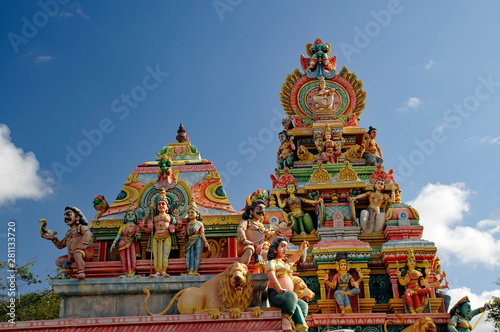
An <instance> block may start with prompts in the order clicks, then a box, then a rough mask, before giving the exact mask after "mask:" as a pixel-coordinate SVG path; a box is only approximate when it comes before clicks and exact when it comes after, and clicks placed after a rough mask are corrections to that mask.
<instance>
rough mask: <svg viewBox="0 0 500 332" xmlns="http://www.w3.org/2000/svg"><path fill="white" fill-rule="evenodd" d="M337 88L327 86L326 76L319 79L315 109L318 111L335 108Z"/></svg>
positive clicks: (315, 96) (314, 99)
mask: <svg viewBox="0 0 500 332" xmlns="http://www.w3.org/2000/svg"><path fill="white" fill-rule="evenodd" d="M334 96H335V90H334V89H330V88H329V87H327V86H326V81H325V78H324V77H321V78H320V80H319V90H318V91H317V92H316V93H315V94H314V96H313V101H314V109H315V110H316V111H324V110H333V101H334Z"/></svg>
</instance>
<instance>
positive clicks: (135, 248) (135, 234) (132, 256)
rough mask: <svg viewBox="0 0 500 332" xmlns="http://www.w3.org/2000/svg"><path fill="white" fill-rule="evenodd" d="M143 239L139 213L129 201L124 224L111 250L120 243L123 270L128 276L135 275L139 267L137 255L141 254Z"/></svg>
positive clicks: (119, 249)
mask: <svg viewBox="0 0 500 332" xmlns="http://www.w3.org/2000/svg"><path fill="white" fill-rule="evenodd" d="M140 239H141V231H140V229H139V225H138V224H137V215H136V214H135V211H134V204H133V203H129V206H128V209H127V211H126V212H125V218H124V220H123V225H122V226H120V229H119V230H118V234H117V235H116V238H115V240H114V241H113V244H112V245H111V250H113V249H114V248H115V247H116V245H118V251H119V253H120V259H121V261H122V266H123V272H124V273H125V276H126V277H133V276H134V275H135V270H136V267H137V261H136V257H139V256H140V248H139V240H140Z"/></svg>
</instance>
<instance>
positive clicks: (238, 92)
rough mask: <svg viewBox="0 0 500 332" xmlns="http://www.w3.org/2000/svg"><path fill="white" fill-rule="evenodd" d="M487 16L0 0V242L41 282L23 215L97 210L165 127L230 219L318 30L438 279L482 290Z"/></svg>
mask: <svg viewBox="0 0 500 332" xmlns="http://www.w3.org/2000/svg"><path fill="white" fill-rule="evenodd" d="M40 3H41V4H42V5H40ZM43 4H50V5H43ZM54 4H57V5H54ZM44 6H45V7H46V11H44V9H43V8H42V7H44ZM499 7H500V4H499V3H498V2H495V1H480V2H475V3H474V5H472V4H471V3H470V2H466V1H440V2H434V1H432V2H431V1H419V2H415V1H356V2H353V1H335V2H333V1H332V2H325V1H308V2H299V1H276V2H264V1H248V0H247V1H244V0H233V1H229V0H220V1H168V2H167V1H156V2H148V5H147V6H146V5H144V4H143V3H141V2H132V1H124V2H120V3H119V4H118V3H117V2H104V3H102V2H99V3H97V2H90V3H86V2H76V1H73V0H71V1H67V0H65V1H63V0H61V1H59V2H56V1H55V0H54V1H41V2H35V1H32V2H28V1H2V2H1V3H0V36H1V42H0V43H1V48H0V66H1V72H2V76H1V78H0V112H1V113H0V123H1V124H2V125H0V133H1V141H0V143H1V146H0V149H1V150H0V151H2V152H1V153H0V165H1V167H0V175H1V176H2V181H3V183H4V184H5V185H2V188H1V189H0V220H2V225H4V226H0V227H3V229H2V230H0V241H1V242H0V246H4V247H5V248H6V247H7V239H6V237H7V234H6V233H7V226H5V224H6V223H7V221H9V220H15V221H16V224H17V228H16V241H17V242H16V244H17V258H18V260H19V261H21V262H22V261H25V260H27V259H28V258H31V257H34V256H38V264H37V271H38V272H39V273H40V274H45V271H47V272H50V271H51V270H52V269H53V268H54V267H55V266H54V263H53V262H54V260H55V258H56V257H57V256H58V255H60V254H62V252H59V251H58V250H57V249H55V248H54V247H53V246H52V244H51V243H50V242H48V241H45V240H43V239H41V238H40V237H39V232H38V227H39V223H38V222H37V220H38V219H39V218H45V219H47V221H48V222H49V227H50V228H51V229H54V230H58V232H59V233H60V234H62V233H63V232H64V231H65V226H64V224H63V220H62V214H63V209H64V206H66V205H74V206H77V207H79V208H80V209H82V210H83V212H84V213H85V215H86V216H87V218H88V219H92V217H93V216H94V215H95V210H94V209H93V208H92V199H93V196H94V195H98V194H101V195H105V196H106V198H107V199H108V201H112V200H113V199H114V197H116V195H117V194H118V193H119V192H120V189H121V188H122V184H123V182H125V180H126V178H127V176H128V175H129V174H130V172H131V171H132V170H133V169H134V167H135V166H136V165H138V164H141V163H143V162H145V161H151V160H154V155H155V152H159V151H160V149H161V148H162V147H163V146H165V145H168V143H170V142H173V141H175V136H176V130H177V128H178V126H179V123H181V122H182V123H183V124H184V127H185V128H186V130H187V133H188V135H189V138H190V140H191V142H192V144H194V145H195V146H196V147H197V148H198V149H199V150H200V152H201V155H202V157H203V158H206V159H208V160H211V161H212V162H213V163H214V164H215V166H216V167H217V168H218V170H219V172H220V173H221V175H222V176H223V179H224V182H225V189H226V192H227V195H228V197H229V199H230V201H231V202H232V204H233V206H234V207H235V208H236V209H238V210H239V209H241V208H242V207H243V205H244V200H245V197H246V195H248V194H249V193H251V192H253V191H255V190H256V189H257V188H262V189H269V188H270V187H271V182H270V180H269V174H271V173H273V170H274V167H275V163H274V160H275V154H276V151H277V149H278V146H279V141H278V138H277V135H275V136H274V137H272V136H269V132H273V134H274V133H276V129H277V127H276V125H275V124H276V121H277V120H278V119H279V120H280V119H281V118H282V117H284V112H283V111H282V109H281V106H280V100H279V92H280V91H281V85H282V83H283V82H284V79H285V77H286V75H287V74H289V73H291V72H292V71H293V70H294V69H295V68H300V64H299V56H300V54H305V45H306V43H312V42H313V41H314V39H315V38H317V37H320V38H322V39H323V41H325V42H329V43H330V44H331V45H332V47H333V53H335V54H337V68H338V69H340V68H342V66H344V65H345V66H347V67H348V69H349V70H350V71H351V72H355V73H356V74H357V76H358V78H359V79H361V80H362V81H363V84H364V90H365V91H367V98H366V108H365V110H364V111H363V114H362V116H361V122H360V126H362V127H368V126H370V125H372V126H374V127H376V128H377V129H378V132H379V134H378V138H377V141H378V143H379V145H380V146H381V148H382V151H383V154H384V160H385V162H384V166H385V167H386V169H391V168H393V169H394V170H395V174H396V181H397V182H398V183H399V184H400V187H401V189H402V191H403V196H402V199H403V201H404V202H412V205H413V206H414V207H416V208H417V209H418V210H419V212H420V215H421V217H422V221H421V223H422V224H423V225H424V227H425V231H424V238H426V239H429V240H432V241H434V242H436V244H437V246H438V255H439V256H441V257H442V263H443V269H444V270H445V271H446V272H447V274H448V279H449V281H450V286H451V287H452V288H454V289H457V292H458V293H460V292H462V293H463V295H465V293H467V292H469V294H477V295H478V297H480V296H483V298H484V297H487V296H490V295H491V292H493V291H495V290H497V291H498V287H497V286H495V285H494V284H493V282H494V281H495V280H496V279H497V278H499V277H500V204H499V199H500V195H499V193H498V188H497V184H498V175H497V173H496V169H497V167H498V166H497V165H498V162H499V159H500V158H499V157H498V156H499V155H500V154H499V150H500V133H499V130H498V122H499V119H500V116H499V113H498V111H497V110H498V105H500V64H499V63H498V59H499V58H500V43H498V31H500V22H499V21H498V17H497V13H498V12H499V9H500V8H499ZM46 12H48V13H49V14H44V13H46ZM35 23H36V25H35ZM30 27H31V29H30ZM131 96H135V99H134V97H131ZM89 136H90V137H92V139H93V141H92V140H91V139H89V138H88V137H89ZM84 141H85V142H86V143H85V142H84ZM70 151H76V153H78V154H79V157H80V158H78V157H75V156H73V157H72V158H69V159H67V158H68V154H72V153H71V152H70ZM78 151H80V152H82V153H79V152H78ZM231 173H232V174H231ZM438 202H439V203H438ZM424 217H425V218H424ZM0 252H1V253H2V256H0V258H1V259H2V260H5V257H4V253H5V252H6V251H5V250H1V251H0ZM466 288H468V289H470V290H467V289H466ZM464 292H465V293H464ZM485 292H486V293H485ZM462 293H460V294H457V295H456V296H457V297H458V296H459V295H461V294H462ZM497 294H498V293H497ZM478 301H479V300H478ZM477 305H479V303H478V304H477Z"/></svg>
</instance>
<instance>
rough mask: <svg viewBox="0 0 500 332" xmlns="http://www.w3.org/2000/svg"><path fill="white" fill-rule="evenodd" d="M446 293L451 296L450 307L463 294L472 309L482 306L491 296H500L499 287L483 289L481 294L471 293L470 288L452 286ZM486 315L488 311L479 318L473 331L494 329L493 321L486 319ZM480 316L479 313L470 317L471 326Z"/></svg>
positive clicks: (488, 331) (482, 331)
mask: <svg viewBox="0 0 500 332" xmlns="http://www.w3.org/2000/svg"><path fill="white" fill-rule="evenodd" d="M446 294H448V295H450V296H451V302H450V309H451V308H452V307H453V306H454V305H455V303H457V302H458V300H460V299H461V298H462V297H464V296H465V295H467V296H468V297H469V301H470V304H471V307H472V309H477V308H479V307H482V306H484V304H485V303H487V302H489V301H491V299H492V298H493V296H495V297H500V289H495V290H493V291H485V292H482V293H481V294H474V293H472V291H471V289H470V288H467V287H462V288H452V289H450V290H448V291H447V292H446ZM487 315H488V313H485V314H484V316H483V317H482V318H481V320H480V321H479V323H478V324H477V326H476V328H475V329H474V331H475V332H491V331H494V328H493V322H487V321H486V318H487ZM480 316H481V314H479V315H476V316H474V318H472V320H471V324H472V326H474V325H475V324H476V322H477V321H478V319H479V317H480Z"/></svg>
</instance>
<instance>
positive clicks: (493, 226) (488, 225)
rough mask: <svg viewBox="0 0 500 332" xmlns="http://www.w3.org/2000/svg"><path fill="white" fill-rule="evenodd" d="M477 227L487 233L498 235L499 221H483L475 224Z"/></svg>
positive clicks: (499, 230) (499, 229)
mask: <svg viewBox="0 0 500 332" xmlns="http://www.w3.org/2000/svg"><path fill="white" fill-rule="evenodd" d="M477 227H479V228H482V229H487V231H488V233H490V234H495V233H500V220H495V219H485V220H481V221H480V222H478V223H477Z"/></svg>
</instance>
